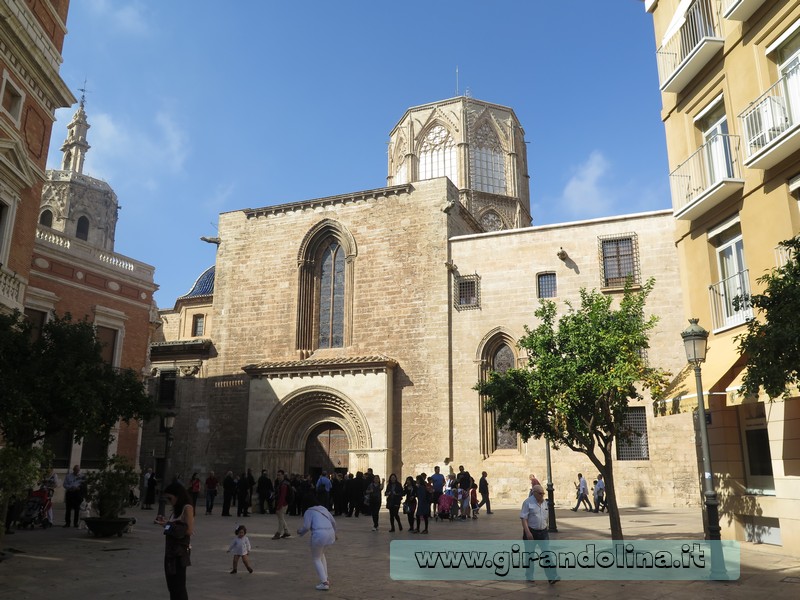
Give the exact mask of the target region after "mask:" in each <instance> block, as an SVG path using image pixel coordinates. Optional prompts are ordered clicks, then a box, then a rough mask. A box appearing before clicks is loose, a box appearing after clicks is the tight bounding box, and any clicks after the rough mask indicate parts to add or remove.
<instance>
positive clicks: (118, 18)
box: [86, 0, 149, 35]
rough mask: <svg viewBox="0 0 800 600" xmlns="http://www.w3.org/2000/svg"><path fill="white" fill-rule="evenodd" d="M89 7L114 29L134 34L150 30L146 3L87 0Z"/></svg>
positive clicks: (117, 0)
mask: <svg viewBox="0 0 800 600" xmlns="http://www.w3.org/2000/svg"><path fill="white" fill-rule="evenodd" d="M86 6H87V7H88V9H89V10H90V11H91V12H92V13H93V14H94V15H95V16H96V17H97V18H99V19H102V20H103V21H105V22H106V23H108V24H110V25H111V27H113V29H115V30H117V31H123V32H125V33H129V34H133V35H143V34H146V33H147V32H148V30H149V26H148V23H147V19H146V18H145V15H144V12H145V8H144V5H143V4H142V3H141V2H139V1H138V0H135V1H133V2H122V1H121V0H86Z"/></svg>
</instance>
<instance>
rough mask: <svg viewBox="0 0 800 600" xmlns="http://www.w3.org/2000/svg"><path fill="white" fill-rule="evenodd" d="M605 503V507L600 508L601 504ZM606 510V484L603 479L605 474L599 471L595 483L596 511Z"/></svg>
mask: <svg viewBox="0 0 800 600" xmlns="http://www.w3.org/2000/svg"><path fill="white" fill-rule="evenodd" d="M601 504H602V505H603V508H600V505H601ZM598 510H599V511H600V512H605V511H606V484H605V482H604V481H603V476H602V475H601V474H599V473H598V475H597V481H596V482H595V484H594V512H598Z"/></svg>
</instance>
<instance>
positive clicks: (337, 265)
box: [319, 241, 344, 348]
mask: <svg viewBox="0 0 800 600" xmlns="http://www.w3.org/2000/svg"><path fill="white" fill-rule="evenodd" d="M319 283H320V285H319V347H320V348H341V347H342V346H344V252H343V251H342V247H341V246H340V245H339V244H338V243H337V242H335V241H334V242H331V243H330V245H329V246H328V247H327V248H326V249H325V251H324V252H323V254H322V260H321V264H320V278H319Z"/></svg>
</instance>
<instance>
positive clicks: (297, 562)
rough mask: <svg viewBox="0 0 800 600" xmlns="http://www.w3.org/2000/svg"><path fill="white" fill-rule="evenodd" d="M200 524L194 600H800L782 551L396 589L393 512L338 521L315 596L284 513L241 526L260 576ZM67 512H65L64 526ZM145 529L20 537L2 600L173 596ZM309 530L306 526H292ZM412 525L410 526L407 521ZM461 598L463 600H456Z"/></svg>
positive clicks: (696, 531)
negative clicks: (677, 578)
mask: <svg viewBox="0 0 800 600" xmlns="http://www.w3.org/2000/svg"><path fill="white" fill-rule="evenodd" d="M202 512H203V511H201V514H200V515H199V516H198V517H197V527H196V534H195V536H194V538H193V541H192V563H193V565H192V566H191V567H190V568H189V570H188V582H189V583H188V589H189V597H190V598H192V599H193V600H198V599H208V600H216V599H222V598H226V599H227V598H259V597H268V596H269V595H271V594H280V597H282V598H298V599H302V598H319V597H321V596H322V597H328V598H347V599H362V598H363V599H373V598H380V599H388V598H397V599H401V598H402V600H415V599H417V598H419V599H422V598H426V599H430V598H434V597H442V598H443V597H450V598H453V597H458V598H478V597H481V598H503V599H516V598H530V597H536V596H542V597H557V598H564V599H575V600H577V599H579V598H580V599H582V600H585V598H587V597H595V598H600V599H605V598H609V599H611V598H614V599H618V598H620V597H621V596H622V595H624V596H625V597H626V598H628V599H630V600H633V599H639V598H642V599H646V600H650V599H652V600H656V599H659V598H669V599H670V600H683V599H687V600H688V599H689V598H691V599H695V598H699V597H703V598H725V599H727V600H737V599H739V598H741V599H745V598H746V599H747V600H752V598H753V597H754V595H755V596H756V597H768V598H770V600H778V599H781V598H787V599H788V598H792V599H795V598H798V597H800V557H789V556H785V555H783V554H782V549H781V548H779V547H773V546H766V545H760V546H756V545H752V544H743V545H742V569H741V577H740V579H739V580H738V581H730V582H704V581H686V582H658V583H652V582H650V583H648V582H635V581H634V582H632V581H622V582H593V581H566V580H565V581H561V582H559V583H558V584H557V585H552V586H551V585H548V584H547V582H536V583H534V584H530V583H526V582H520V581H463V582H462V581H458V582H454V581H429V582H421V581H413V582H409V581H394V580H392V579H391V578H390V576H389V543H390V541H391V540H393V539H414V538H416V536H412V535H410V534H409V533H408V531H407V529H405V530H404V531H403V532H396V533H393V534H392V533H389V532H388V527H387V525H388V512H387V511H386V510H385V509H384V510H383V511H382V513H381V527H380V530H379V531H378V532H372V531H371V528H372V520H371V519H370V517H365V516H361V518H358V519H356V518H350V519H348V518H344V517H340V518H338V519H337V523H338V524H339V531H340V533H339V541H338V542H337V543H336V544H335V545H334V546H333V547H332V548H331V549H330V550H329V551H328V567H329V572H330V580H331V589H330V591H328V592H319V591H316V590H315V589H314V586H315V585H316V583H317V581H316V575H315V572H314V570H313V567H312V565H311V560H310V554H309V548H308V538H307V537H304V538H299V537H298V536H296V535H293V536H292V537H291V538H288V539H283V540H273V539H272V535H273V533H274V532H275V529H276V526H277V525H276V523H277V521H276V518H275V516H274V515H258V514H256V515H253V516H251V517H249V518H247V519H241V522H242V523H243V524H245V525H246V526H247V528H248V536H249V537H250V540H251V542H252V544H253V551H252V554H251V560H252V563H253V566H254V568H255V572H254V573H253V574H252V575H251V574H248V573H247V572H246V571H245V570H244V569H242V568H241V565H240V570H239V573H238V574H236V575H231V574H229V571H230V568H231V556H230V555H229V554H226V550H227V548H228V545H229V543H230V541H231V540H232V539H233V532H234V527H235V524H236V523H237V522H238V521H237V518H236V517H230V518H226V517H221V516H219V515H218V514H215V515H212V516H205V515H204V514H202ZM62 515H63V512H62V513H59V512H57V513H56V522H57V523H62V522H63V521H62V518H63V516H62ZM129 515H130V516H135V517H136V518H137V519H138V523H137V525H136V526H135V527H134V529H133V531H132V532H131V533H128V534H125V535H124V536H122V537H113V538H94V537H91V536H90V535H88V533H87V532H86V531H85V530H81V529H74V528H69V529H65V528H62V527H60V526H58V525H56V526H55V527H52V528H50V529H47V530H43V529H35V530H26V531H17V532H16V533H15V534H14V535H8V536H6V538H5V540H4V544H3V545H4V547H5V550H6V551H7V552H9V554H10V555H11V558H9V559H7V560H4V561H2V562H0V599H6V598H8V599H12V598H13V599H14V600H23V599H48V600H52V599H53V598H67V599H72V598H76V599H77V598H80V599H81V600H94V599H104V598H136V599H137V600H138V599H141V598H144V599H147V600H156V599H160V598H168V594H167V590H166V585H165V583H164V575H163V568H162V557H163V550H164V540H163V536H162V534H161V528H160V527H158V526H156V525H153V524H152V519H153V517H154V511H144V510H140V509H138V508H137V509H133V510H132V511H129ZM518 515H519V509H518V508H511V507H505V508H500V509H496V510H495V512H494V514H492V515H484V514H482V515H481V516H480V518H479V519H477V520H470V521H467V522H433V521H432V522H431V524H430V535H429V536H427V538H426V539H430V540H436V539H458V540H488V539H492V540H497V539H510V540H518V539H519V537H520V532H521V528H520V522H519V518H518ZM557 517H558V529H559V531H558V533H557V534H554V535H553V536H552V539H558V540H568V539H584V540H585V539H602V538H607V537H608V536H609V528H608V517H607V516H605V515H602V514H600V515H595V514H592V513H584V512H578V513H573V512H571V511H569V510H567V509H566V508H559V509H557ZM288 522H289V526H290V527H292V528H293V529H295V530H296V529H297V527H298V526H299V523H300V518H299V517H288ZM622 522H623V531H624V534H625V537H626V539H666V538H671V539H701V538H702V523H701V515H700V510H699V509H691V510H688V509H680V508H675V509H656V508H626V509H622ZM404 523H405V520H404ZM454 594H455V595H454Z"/></svg>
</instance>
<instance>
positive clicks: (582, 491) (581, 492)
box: [570, 473, 592, 512]
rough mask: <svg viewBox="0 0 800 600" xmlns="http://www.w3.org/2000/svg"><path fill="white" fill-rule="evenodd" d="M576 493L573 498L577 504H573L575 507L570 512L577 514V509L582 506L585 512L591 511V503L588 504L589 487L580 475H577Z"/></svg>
mask: <svg viewBox="0 0 800 600" xmlns="http://www.w3.org/2000/svg"><path fill="white" fill-rule="evenodd" d="M575 488H576V490H577V491H576V493H575V496H576V498H577V500H578V501H577V502H576V503H575V507H574V508H571V509H570V510H571V511H572V512H577V510H578V507H579V506H580V505H581V504H583V505H584V509H583V510H585V511H590V510H592V503H591V502H589V485H588V484H587V483H586V478H585V477H584V476H583V474H582V473H578V483H576V484H575Z"/></svg>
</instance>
